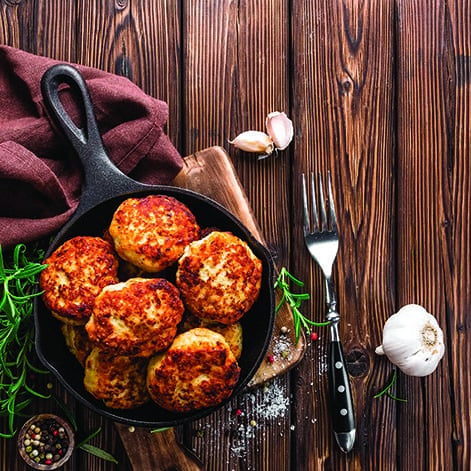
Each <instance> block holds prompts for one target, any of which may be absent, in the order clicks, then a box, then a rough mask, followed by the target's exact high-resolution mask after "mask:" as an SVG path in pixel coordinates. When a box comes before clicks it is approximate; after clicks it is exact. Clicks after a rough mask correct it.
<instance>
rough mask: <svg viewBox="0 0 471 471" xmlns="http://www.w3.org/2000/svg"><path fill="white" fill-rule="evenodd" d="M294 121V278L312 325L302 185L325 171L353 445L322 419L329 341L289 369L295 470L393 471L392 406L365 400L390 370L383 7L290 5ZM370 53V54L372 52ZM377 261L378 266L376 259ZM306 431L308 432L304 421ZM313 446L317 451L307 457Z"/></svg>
mask: <svg viewBox="0 0 471 471" xmlns="http://www.w3.org/2000/svg"><path fill="white" fill-rule="evenodd" d="M293 6H294V10H293V16H292V18H293V24H292V34H293V36H292V44H293V46H292V47H293V50H294V51H295V55H294V58H293V59H294V76H293V81H294V83H293V87H294V92H293V97H294V101H293V109H294V110H296V114H295V119H296V121H295V127H296V129H297V133H296V135H297V140H296V142H295V149H294V154H295V163H294V167H295V168H296V169H297V172H298V173H297V175H295V177H296V180H295V182H296V183H295V185H294V188H293V189H294V191H293V202H294V204H293V207H292V212H293V217H294V221H295V224H294V232H293V233H294V239H295V240H296V241H297V243H296V245H295V246H294V256H295V266H296V267H297V269H298V272H299V273H300V276H301V277H302V278H303V279H304V280H306V281H307V283H308V285H307V286H308V287H309V289H310V291H311V294H312V303H311V305H310V308H309V307H306V310H307V312H311V313H312V317H313V318H315V319H317V320H321V319H322V318H323V316H324V313H325V304H324V283H323V280H322V279H321V277H320V272H319V270H318V268H317V266H316V265H315V262H313V261H312V260H311V259H310V258H309V256H308V254H307V252H306V250H305V249H304V247H303V244H302V232H301V230H302V214H301V210H300V208H301V191H300V173H301V172H310V171H313V172H315V173H317V172H319V171H321V172H322V173H323V174H324V176H325V174H326V173H327V170H330V171H331V173H332V178H333V186H334V200H335V204H336V208H337V212H338V219H339V228H340V234H341V245H340V251H339V253H338V257H337V262H336V267H335V270H334V277H335V281H336V286H337V291H338V298H339V306H338V308H339V310H340V313H341V316H342V317H341V323H340V326H341V327H340V330H341V338H342V340H343V343H344V351H345V355H346V358H347V361H348V362H349V370H350V373H351V382H352V392H353V396H354V404H355V409H356V419H357V442H356V445H355V448H354V450H353V452H351V453H350V454H349V455H348V456H346V455H344V454H343V453H342V452H341V451H340V450H339V448H338V447H337V445H336V444H335V442H334V440H333V434H332V431H331V421H330V416H329V415H328V407H327V403H328V393H327V368H326V354H327V344H328V336H329V335H328V331H327V330H326V329H324V330H320V331H319V334H320V341H319V343H318V344H317V345H313V346H312V348H311V352H309V349H308V352H307V358H308V359H309V360H310V361H305V362H303V363H302V364H301V365H300V366H299V367H298V368H297V370H296V371H297V375H296V384H297V385H298V387H297V388H295V390H294V391H295V396H296V402H297V404H298V406H297V408H296V423H297V427H298V428H301V427H302V428H303V434H302V435H300V436H299V437H298V439H297V440H296V441H295V442H294V446H295V450H294V451H293V453H294V455H295V456H296V457H297V460H296V464H295V467H296V466H297V467H298V468H303V469H312V470H316V469H323V468H324V467H328V468H331V469H336V470H337V469H338V470H340V469H350V468H353V469H362V468H363V467H364V469H396V465H395V462H394V461H395V460H394V453H395V436H396V435H395V423H394V419H395V406H394V404H392V403H391V402H388V401H384V402H379V401H375V400H373V399H372V395H373V394H374V389H375V388H379V387H380V386H381V385H382V382H383V381H385V378H386V374H387V371H388V366H387V365H386V363H384V362H382V361H379V360H377V359H376V358H375V355H374V348H375V346H376V344H377V343H378V342H379V341H380V333H381V330H382V324H383V322H384V320H385V319H386V317H387V316H388V315H389V314H391V313H392V312H393V310H394V307H395V300H394V291H395V283H394V240H393V235H392V234H393V228H394V225H395V219H394V181H393V170H394V146H393V125H394V122H393V118H394V116H393V115H392V114H391V113H387V112H385V110H391V109H392V108H393V104H394V100H393V98H394V95H393V83H392V81H393V69H392V67H393V63H392V57H393V52H394V51H393V47H394V46H393V32H394V29H393V26H394V23H393V15H394V11H393V3H392V2H383V1H377V2H354V1H349V2H344V1H337V2H329V3H325V2H310V1H306V2H295V4H294V5H293ZM379 45H380V47H378V46H379ZM380 254H384V256H381V255H380ZM306 419H307V420H306ZM313 444H315V446H313Z"/></svg>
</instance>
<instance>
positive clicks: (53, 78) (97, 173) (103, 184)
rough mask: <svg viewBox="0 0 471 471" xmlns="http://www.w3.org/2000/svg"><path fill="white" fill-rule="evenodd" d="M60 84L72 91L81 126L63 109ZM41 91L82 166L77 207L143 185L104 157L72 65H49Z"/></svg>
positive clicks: (84, 90) (81, 82) (85, 94)
mask: <svg viewBox="0 0 471 471" xmlns="http://www.w3.org/2000/svg"><path fill="white" fill-rule="evenodd" d="M61 84H67V85H69V86H70V87H71V88H72V90H73V91H74V92H76V93H74V98H75V100H76V104H77V105H78V107H79V109H80V111H81V114H82V116H83V119H84V129H82V128H79V127H78V126H77V125H76V124H75V123H74V122H73V120H72V118H71V117H70V115H69V114H68V113H67V111H66V110H65V108H64V105H63V104H62V102H61V99H60V96H59V88H60V85H61ZM41 91H42V94H43V98H44V103H45V105H46V108H47V110H48V112H49V114H50V115H51V117H52V118H53V120H54V121H55V123H56V124H57V125H58V126H59V128H61V129H62V130H63V132H64V133H65V135H66V137H67V138H68V140H69V142H70V143H71V144H72V146H73V148H74V149H75V151H76V152H77V154H78V156H79V158H80V160H81V162H82V165H83V168H84V184H83V188H82V196H81V200H80V206H79V208H80V209H82V210H83V209H89V208H90V207H92V206H94V205H95V204H96V203H98V202H100V201H103V200H105V199H107V198H108V197H111V196H113V195H115V194H116V193H120V192H125V191H133V190H136V187H138V186H140V185H142V186H144V185H143V184H140V183H138V182H136V181H135V180H132V179H131V178H129V177H128V176H127V175H125V174H124V173H123V172H121V170H119V169H118V168H117V167H116V166H115V165H114V164H113V162H111V160H110V159H109V157H108V156H107V154H106V151H105V149H104V147H103V142H102V140H101V136H100V131H99V130H98V126H97V122H96V119H95V114H94V111H93V105H92V101H91V99H90V94H89V92H88V88H87V85H86V83H85V80H84V79H83V77H82V75H81V73H80V72H79V71H78V70H77V69H76V68H75V67H72V66H70V65H68V64H57V65H54V66H52V67H51V68H50V69H48V70H47V71H46V72H45V74H44V75H43V77H42V79H41ZM84 207H86V208H84Z"/></svg>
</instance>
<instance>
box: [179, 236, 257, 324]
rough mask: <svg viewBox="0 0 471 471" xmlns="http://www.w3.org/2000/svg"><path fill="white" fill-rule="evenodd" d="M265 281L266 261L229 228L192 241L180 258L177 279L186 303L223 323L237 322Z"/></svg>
mask: <svg viewBox="0 0 471 471" xmlns="http://www.w3.org/2000/svg"><path fill="white" fill-rule="evenodd" d="M261 281H262V262H261V261H260V260H259V259H258V258H257V257H256V256H255V255H254V254H253V252H252V251H251V249H250V247H249V246H248V245H247V243H246V242H244V241H243V240H241V239H239V238H238V237H236V236H235V235H233V234H231V233H229V232H218V231H214V232H211V233H210V234H209V235H207V236H206V237H204V238H203V239H201V240H197V241H195V242H192V243H191V244H189V245H188V246H187V248H186V249H185V251H184V253H183V255H182V257H181V258H180V260H179V261H178V270H177V276H176V283H177V286H178V287H179V288H180V291H181V294H182V298H183V301H184V303H185V305H186V307H187V308H188V309H189V311H191V312H192V313H193V314H194V315H195V316H197V317H199V318H201V319H205V320H210V321H215V322H220V323H221V324H234V323H235V322H237V321H238V320H239V319H240V318H241V317H242V316H243V315H244V314H245V313H246V312H247V311H248V310H249V309H250V308H251V307H252V305H253V303H254V302H255V300H256V299H257V297H258V295H259V292H260V286H261Z"/></svg>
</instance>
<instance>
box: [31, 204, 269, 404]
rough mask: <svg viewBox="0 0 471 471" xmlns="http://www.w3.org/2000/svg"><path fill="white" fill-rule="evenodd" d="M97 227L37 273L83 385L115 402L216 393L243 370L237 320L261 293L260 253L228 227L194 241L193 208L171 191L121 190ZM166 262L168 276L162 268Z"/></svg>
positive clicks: (213, 397) (205, 398)
mask: <svg viewBox="0 0 471 471" xmlns="http://www.w3.org/2000/svg"><path fill="white" fill-rule="evenodd" d="M103 229H104V233H103V234H104V235H103V238H100V237H91V236H80V237H75V238H73V239H71V240H69V241H67V242H65V243H64V244H63V245H62V246H61V247H59V248H58V249H57V250H56V251H55V252H54V253H53V254H52V255H51V256H50V257H49V258H48V259H47V260H46V261H45V263H47V264H48V267H47V268H46V269H45V270H44V271H43V272H42V274H41V280H40V284H41V288H42V289H43V290H44V295H43V299H44V303H45V305H46V306H47V307H48V308H49V309H50V310H51V312H52V313H53V315H54V316H55V317H56V318H58V319H59V320H60V321H62V322H63V325H62V332H63V334H64V336H65V339H66V344H67V346H68V348H69V350H70V351H71V352H72V353H73V354H74V356H75V357H76V358H77V359H78V361H79V362H80V364H81V365H82V366H83V367H84V370H85V372H84V385H85V388H86V389H87V391H89V392H90V393H91V394H92V395H93V396H94V397H95V398H97V399H100V400H103V401H104V403H105V405H106V406H107V407H111V408H121V409H124V408H125V409H128V408H133V407H138V406H140V405H142V404H144V403H145V402H146V401H148V400H149V399H152V400H153V401H155V402H156V403H157V404H158V405H160V406H161V407H163V408H165V409H168V410H170V411H174V412H188V411H192V410H197V409H201V408H206V407H211V406H214V405H217V404H219V403H221V402H222V401H224V400H225V399H226V398H228V397H229V396H230V395H231V393H232V391H233V390H234V387H235V385H236V384H237V381H238V378H239V374H240V368H239V366H238V364H237V360H238V359H239V358H240V356H241V354H242V326H241V324H240V322H238V321H239V320H240V319H241V317H242V316H243V315H244V314H245V313H247V311H249V310H250V308H251V307H252V305H253V303H254V302H255V300H256V299H257V297H258V294H259V291H260V285H261V274H262V264H261V261H260V260H259V259H258V258H257V257H256V256H255V255H254V254H253V253H252V251H251V250H250V248H249V246H248V245H247V244H246V243H245V242H244V241H242V240H241V239H239V238H238V237H236V236H234V235H233V234H231V233H229V232H219V231H217V230H211V231H210V232H209V234H208V235H206V236H205V237H203V238H201V236H202V233H204V232H203V231H201V230H200V227H199V225H198V223H197V221H196V219H195V217H194V215H193V214H192V213H191V211H190V210H189V209H188V208H187V207H186V206H185V205H184V204H182V203H181V202H180V201H178V200H176V199H175V198H173V197H169V196H164V195H150V196H146V197H144V198H128V199H126V200H124V201H123V202H122V203H121V204H120V205H119V207H118V208H117V209H116V211H115V213H114V215H113V218H112V220H111V223H110V225H109V226H108V227H105V228H103ZM118 265H120V266H121V269H120V270H119V271H118V268H119V266H118ZM122 266H125V270H123V269H122ZM172 266H175V269H176V271H177V274H176V278H175V282H174V283H175V284H173V283H172V281H170V280H169V279H166V278H165V276H166V275H164V274H163V273H162V271H163V270H165V269H167V268H169V267H172ZM133 267H135V268H133ZM118 273H119V275H118ZM124 273H128V274H129V273H132V274H133V275H131V276H132V277H131V278H127V277H126V278H123V274H124ZM136 273H138V275H136ZM164 273H166V272H164ZM173 273H175V271H174V272H173ZM118 276H119V277H120V278H118ZM128 276H129V275H128ZM185 308H186V309H187V312H186V315H185V318H184V319H185V320H184V321H182V316H183V314H184V311H185ZM177 329H178V332H180V333H179V334H178V335H177Z"/></svg>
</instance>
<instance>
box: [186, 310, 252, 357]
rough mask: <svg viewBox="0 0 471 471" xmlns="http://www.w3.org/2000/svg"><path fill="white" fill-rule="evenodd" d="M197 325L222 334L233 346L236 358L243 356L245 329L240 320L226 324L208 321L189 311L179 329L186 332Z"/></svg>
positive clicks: (230, 345)
mask: <svg viewBox="0 0 471 471" xmlns="http://www.w3.org/2000/svg"><path fill="white" fill-rule="evenodd" d="M196 327H205V328H206V329H209V330H212V331H213V332H217V333H218V334H221V335H222V336H223V337H224V338H225V339H226V342H227V343H228V345H229V347H230V348H231V350H232V353H233V354H234V356H235V357H236V359H237V360H238V359H239V358H240V357H241V355H242V348H243V330H242V324H241V323H240V322H236V323H235V324H229V325H224V324H219V323H215V322H207V321H204V320H201V319H199V318H198V317H196V316H194V315H193V314H189V313H187V314H186V315H185V316H184V320H183V321H182V323H181V324H180V325H179V326H178V331H179V332H186V331H187V330H190V329H194V328H196Z"/></svg>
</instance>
